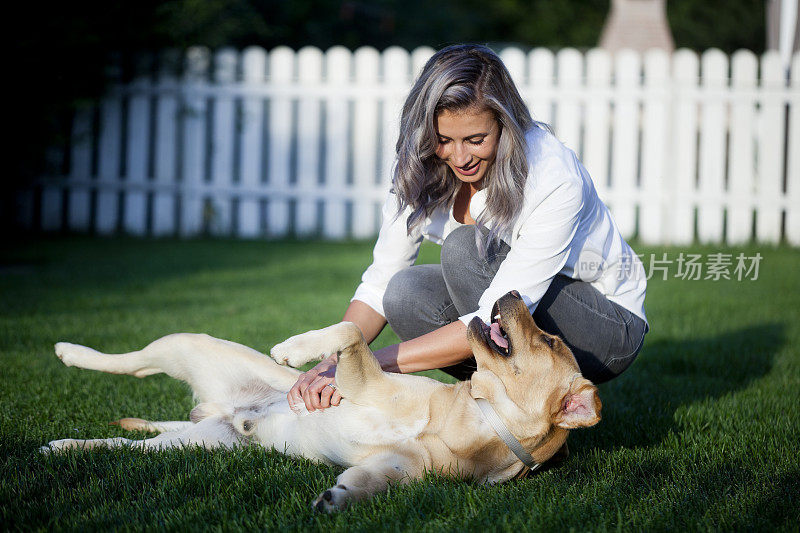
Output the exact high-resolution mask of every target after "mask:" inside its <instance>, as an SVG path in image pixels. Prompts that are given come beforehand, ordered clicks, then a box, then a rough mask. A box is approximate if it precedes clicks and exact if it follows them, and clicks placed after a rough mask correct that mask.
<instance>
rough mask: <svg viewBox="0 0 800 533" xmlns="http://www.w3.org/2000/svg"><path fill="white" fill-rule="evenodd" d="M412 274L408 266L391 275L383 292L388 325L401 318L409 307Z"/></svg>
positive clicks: (412, 282) (412, 285)
mask: <svg viewBox="0 0 800 533" xmlns="http://www.w3.org/2000/svg"><path fill="white" fill-rule="evenodd" d="M414 277H415V276H414V275H413V273H412V272H411V269H410V268H406V269H403V270H401V271H400V272H398V273H397V274H395V275H394V276H392V279H390V280H389V283H388V284H387V285H386V292H385V293H383V311H384V313H385V314H386V321H387V322H389V325H391V324H392V322H396V321H397V320H398V319H402V318H403V317H405V315H407V314H408V311H409V309H410V305H409V304H410V301H409V300H410V298H409V292H408V291H409V290H413V287H414Z"/></svg>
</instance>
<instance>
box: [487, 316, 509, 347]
mask: <svg viewBox="0 0 800 533" xmlns="http://www.w3.org/2000/svg"><path fill="white" fill-rule="evenodd" d="M489 334H490V335H491V336H492V340H493V341H494V343H495V344H496V345H498V346H500V347H501V348H506V349H508V339H506V338H505V337H503V334H502V333H500V324H498V323H497V322H493V323H492V327H491V330H490V331H489Z"/></svg>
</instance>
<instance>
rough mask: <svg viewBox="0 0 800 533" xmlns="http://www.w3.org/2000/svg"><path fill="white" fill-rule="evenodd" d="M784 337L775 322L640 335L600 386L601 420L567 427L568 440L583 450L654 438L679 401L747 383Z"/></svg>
mask: <svg viewBox="0 0 800 533" xmlns="http://www.w3.org/2000/svg"><path fill="white" fill-rule="evenodd" d="M786 342H787V340H786V331H785V326H784V325H783V324H779V323H768V324H761V325H756V326H749V327H746V328H742V329H740V330H738V331H733V332H728V333H725V334H722V335H718V336H713V337H707V338H700V339H686V340H674V339H667V340H659V341H656V342H653V343H649V344H648V343H647V341H646V340H645V347H644V349H643V351H642V353H640V355H639V357H638V360H637V361H636V362H635V363H634V365H633V366H632V367H631V368H630V369H629V370H628V371H627V372H626V373H625V374H623V375H622V376H621V377H619V378H618V379H616V380H614V381H612V382H610V383H608V384H604V385H601V386H600V397H601V399H602V401H603V420H602V422H600V424H599V425H598V426H596V427H595V428H593V429H592V430H590V431H588V432H573V435H572V436H571V438H570V441H571V442H573V441H574V442H575V443H576V444H579V446H580V447H581V448H583V449H584V450H589V449H594V448H597V449H601V450H611V449H615V448H619V447H625V448H636V447H643V446H650V445H653V444H656V443H659V442H661V441H662V440H663V439H664V437H665V436H666V435H667V433H669V432H670V431H674V430H675V429H676V422H675V413H676V411H677V410H678V409H679V408H680V407H687V406H691V405H693V404H695V403H697V402H702V401H706V400H713V399H717V398H720V397H722V396H724V395H726V394H729V393H731V392H735V391H737V390H742V389H744V388H747V387H748V385H749V384H750V383H751V382H753V381H754V380H756V379H759V378H761V377H762V376H764V375H766V374H767V373H768V372H769V371H770V370H771V368H772V365H773V360H774V358H775V355H776V354H777V352H778V350H779V349H780V348H781V347H782V346H783V345H784V344H785V343H786Z"/></svg>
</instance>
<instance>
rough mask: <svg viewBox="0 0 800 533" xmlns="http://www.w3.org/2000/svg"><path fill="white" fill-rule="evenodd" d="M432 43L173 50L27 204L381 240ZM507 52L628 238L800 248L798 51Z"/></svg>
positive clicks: (73, 213)
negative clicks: (414, 85)
mask: <svg viewBox="0 0 800 533" xmlns="http://www.w3.org/2000/svg"><path fill="white" fill-rule="evenodd" d="M432 53H433V50H431V49H429V48H419V49H416V50H414V51H413V52H410V53H409V52H407V51H406V50H402V49H400V48H396V47H393V48H389V49H387V50H385V51H384V52H383V53H379V52H378V51H377V50H375V49H372V48H361V49H358V50H356V51H355V52H350V51H348V50H347V49H345V48H342V47H334V48H331V49H330V50H328V51H326V52H323V51H321V50H319V49H316V48H310V47H308V48H303V49H301V50H300V51H298V52H294V51H292V50H290V49H288V48H285V47H281V48H276V49H274V50H272V51H270V52H269V53H267V52H266V51H265V50H263V49H261V48H256V47H253V48H248V49H246V50H244V51H243V52H241V53H238V52H237V51H235V50H232V49H222V50H219V51H218V52H216V53H215V54H213V55H212V54H211V53H210V52H209V51H208V50H206V49H204V48H192V49H190V50H188V52H187V53H186V55H185V57H183V58H181V61H178V63H183V68H182V69H181V71H182V73H181V74H180V75H178V74H176V72H175V70H174V69H171V68H170V67H169V65H170V64H171V62H170V61H163V62H162V63H161V68H160V70H158V71H157V74H155V75H152V76H140V77H138V78H136V79H135V80H134V81H133V82H131V83H129V84H127V85H124V86H121V85H120V86H117V87H115V88H113V90H111V91H110V92H109V94H108V95H107V96H106V97H105V98H104V99H103V101H102V102H100V103H99V105H98V106H97V107H96V108H87V109H83V110H81V111H80V112H79V113H77V114H76V116H75V119H74V122H73V129H72V140H71V146H70V148H69V150H68V154H66V157H68V160H67V161H68V163H67V164H66V165H65V166H66V167H68V169H69V170H68V173H67V175H63V176H47V177H43V178H42V179H41V180H40V181H39V182H38V185H37V187H36V188H35V189H34V190H30V191H26V192H25V193H24V194H23V195H22V196H21V197H20V200H19V205H20V210H19V220H20V223H21V224H22V225H24V226H27V227H32V228H37V229H42V230H45V231H63V230H67V231H77V232H89V231H90V232H95V233H97V234H111V233H115V232H124V233H128V234H133V235H156V236H161V235H181V236H193V235H198V234H202V233H209V234H213V235H231V236H237V237H244V238H255V237H282V236H286V235H298V236H311V235H319V236H322V237H325V238H331V239H338V238H344V237H355V238H367V237H370V236H373V235H375V234H376V231H377V228H378V225H379V223H380V220H379V206H380V204H381V203H382V201H383V199H384V197H385V195H386V193H387V191H388V188H389V181H390V176H391V167H392V163H393V156H394V144H395V142H396V139H397V135H398V122H399V112H400V107H401V105H402V102H403V99H404V97H405V95H406V93H407V91H408V90H409V88H410V85H411V82H412V80H413V77H414V76H415V75H416V74H417V73H418V72H419V71H420V69H421V67H422V65H423V64H424V63H425V61H426V60H427V59H428V58H429V57H430V55H431V54H432ZM501 56H502V58H503V60H504V62H505V64H506V66H507V67H508V69H509V70H510V71H511V73H512V75H513V77H514V79H515V81H516V83H517V86H518V87H519V89H520V92H521V94H522V95H523V97H524V98H525V100H526V102H527V103H528V105H529V106H530V108H531V110H532V112H533V114H534V116H535V118H537V119H539V120H542V121H544V122H548V123H550V124H551V125H552V126H553V128H554V129H555V131H556V133H557V135H558V137H559V138H560V139H561V140H562V141H563V142H564V143H565V144H566V145H567V146H569V147H571V148H572V149H574V150H575V151H576V152H577V153H578V155H579V156H580V157H581V159H582V161H583V162H584V164H585V165H586V167H587V169H588V170H589V172H590V173H591V175H592V176H593V179H594V182H595V185H596V187H597V189H598V191H599V194H600V196H601V197H602V198H603V199H604V200H605V201H606V203H607V204H608V205H609V206H610V208H611V210H612V212H613V214H614V217H615V219H616V221H617V224H618V225H619V227H620V229H621V231H622V232H623V234H624V235H626V236H629V237H630V236H638V237H639V238H640V239H641V240H642V241H644V242H646V243H663V244H670V243H671V244H685V243H689V242H692V241H694V240H699V241H700V242H713V243H719V242H727V243H731V244H735V243H742V242H746V241H749V240H752V239H756V240H758V241H762V242H779V241H780V240H782V239H785V240H787V241H788V242H790V243H792V244H794V245H800V55H798V56H795V57H794V61H793V63H792V71H793V72H794V73H797V74H796V75H795V76H793V77H791V81H787V79H789V77H788V76H787V73H786V72H785V71H784V69H783V67H782V66H781V61H780V58H779V56H778V55H777V53H767V54H766V55H764V56H763V57H761V58H758V57H756V56H755V55H754V54H753V53H751V52H749V51H739V52H736V53H735V54H733V55H732V56H731V57H730V58H729V57H727V56H726V55H725V54H723V53H722V52H720V51H718V50H709V51H707V52H705V53H704V54H702V56H698V55H697V54H695V53H693V52H691V51H688V50H679V51H677V52H675V53H674V54H672V55H668V54H666V53H664V52H662V51H657V50H654V51H651V52H649V53H647V54H645V55H644V56H639V55H638V54H636V53H634V52H628V51H623V52H621V53H618V54H616V55H614V56H611V55H609V54H608V53H606V52H605V51H603V50H600V49H594V50H590V51H588V52H587V53H585V54H582V53H580V52H579V51H577V50H575V49H569V48H567V49H562V50H560V51H558V52H556V53H553V52H551V51H549V50H546V49H534V50H532V51H530V52H529V53H525V52H523V51H521V50H519V49H516V48H507V49H505V50H503V51H502V53H501ZM164 57H167V58H168V57H169V55H168V54H165V55H164Z"/></svg>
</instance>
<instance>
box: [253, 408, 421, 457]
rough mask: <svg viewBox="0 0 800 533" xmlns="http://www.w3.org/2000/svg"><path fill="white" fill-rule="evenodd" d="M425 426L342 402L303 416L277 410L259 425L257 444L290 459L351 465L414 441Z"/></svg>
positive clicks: (404, 418)
mask: <svg viewBox="0 0 800 533" xmlns="http://www.w3.org/2000/svg"><path fill="white" fill-rule="evenodd" d="M427 423H428V419H427V418H426V417H424V416H420V417H416V418H415V417H403V418H402V419H398V418H394V419H393V418H390V417H388V416H387V415H386V413H385V412H382V411H380V410H379V409H376V408H373V407H364V406H358V405H353V404H351V403H349V402H346V401H344V402H342V404H341V405H340V406H338V407H334V408H330V409H325V410H324V411H315V412H313V413H307V414H303V415H297V414H295V413H292V412H291V411H288V410H286V411H284V410H276V411H275V412H274V413H273V415H272V416H269V417H267V418H266V419H264V420H263V421H262V422H261V423H260V424H259V428H258V440H259V441H260V442H261V443H262V444H264V445H265V446H272V447H274V448H275V449H277V450H279V451H284V450H285V452H286V453H288V454H290V455H303V456H305V457H309V458H315V459H318V460H320V461H325V462H328V463H333V464H339V465H350V464H353V463H354V462H356V461H357V460H358V459H359V458H361V457H362V456H363V455H364V453H365V452H367V453H368V451H369V450H370V449H371V448H373V447H376V446H381V447H383V446H399V445H402V443H403V442H407V441H409V440H411V439H414V438H415V437H417V436H418V435H419V434H420V433H421V432H422V430H423V429H424V428H425V426H426V425H427Z"/></svg>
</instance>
